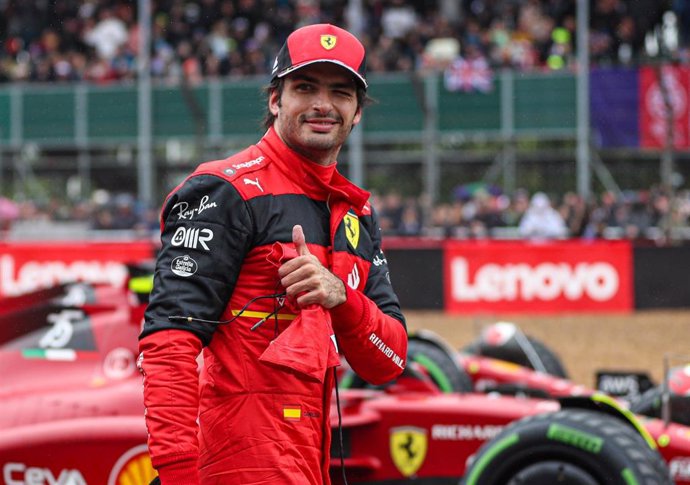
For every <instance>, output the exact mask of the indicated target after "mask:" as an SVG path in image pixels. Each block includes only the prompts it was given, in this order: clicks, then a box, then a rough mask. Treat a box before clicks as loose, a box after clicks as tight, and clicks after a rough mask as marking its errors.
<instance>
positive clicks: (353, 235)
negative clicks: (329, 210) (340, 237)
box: [343, 212, 359, 249]
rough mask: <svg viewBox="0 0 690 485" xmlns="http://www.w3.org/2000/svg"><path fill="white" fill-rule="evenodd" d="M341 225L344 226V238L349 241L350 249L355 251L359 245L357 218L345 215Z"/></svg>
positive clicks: (352, 215) (349, 214)
mask: <svg viewBox="0 0 690 485" xmlns="http://www.w3.org/2000/svg"><path fill="white" fill-rule="evenodd" d="M343 223H344V224H345V237H347V240H348V241H350V245H351V246H352V249H357V245H358V244H359V218H358V217H357V216H356V215H354V214H351V213H350V212H348V213H347V214H345V218H344V219H343Z"/></svg>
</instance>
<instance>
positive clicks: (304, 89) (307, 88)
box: [295, 82, 314, 93]
mask: <svg viewBox="0 0 690 485" xmlns="http://www.w3.org/2000/svg"><path fill="white" fill-rule="evenodd" d="M295 90H297V91H299V92H301V93H308V92H311V91H313V90H314V86H313V85H311V84H310V83H305V82H302V83H298V84H297V85H296V86H295Z"/></svg>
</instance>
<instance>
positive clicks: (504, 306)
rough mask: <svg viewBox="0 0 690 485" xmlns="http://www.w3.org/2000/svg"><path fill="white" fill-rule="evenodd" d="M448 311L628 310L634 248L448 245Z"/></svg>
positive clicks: (582, 244)
mask: <svg viewBox="0 0 690 485" xmlns="http://www.w3.org/2000/svg"><path fill="white" fill-rule="evenodd" d="M444 276H445V282H444V286H445V301H446V311H448V312H451V313H525V312H530V313H556V312H558V313H562V312H599V311H601V312H629V311H632V309H633V304H634V302H633V286H632V247H631V246H630V244H629V243H628V242H625V241H615V242H607V241H597V242H581V241H562V242H561V241H558V242H548V243H530V242H523V241H511V242H504V241H486V242H461V241H448V242H447V243H446V246H445V249H444Z"/></svg>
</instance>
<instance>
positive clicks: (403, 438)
mask: <svg viewBox="0 0 690 485" xmlns="http://www.w3.org/2000/svg"><path fill="white" fill-rule="evenodd" d="M390 431H391V434H390V452H391V459H392V460H393V464H394V465H395V467H396V468H397V469H398V471H399V472H400V473H401V474H402V475H403V476H404V477H409V476H412V475H414V474H415V473H416V472H417V470H419V468H420V467H421V466H422V464H423V463H424V459H425V458H426V452H427V449H428V445H429V441H428V439H427V432H426V430H425V429H423V428H417V427H414V426H401V427H399V428H391V430H390Z"/></svg>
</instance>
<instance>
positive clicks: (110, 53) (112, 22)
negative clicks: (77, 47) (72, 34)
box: [84, 8, 129, 60]
mask: <svg viewBox="0 0 690 485" xmlns="http://www.w3.org/2000/svg"><path fill="white" fill-rule="evenodd" d="M90 22H93V21H90ZM128 39H129V33H128V32H127V26H126V25H125V23H124V22H123V21H122V20H121V19H120V18H118V17H116V16H115V14H114V13H113V11H112V10H111V9H110V8H104V9H103V10H102V11H101V14H100V15H99V21H98V23H96V24H91V25H90V26H89V27H87V28H86V30H85V31H84V42H85V43H86V44H87V45H90V46H92V47H93V48H95V49H96V53H97V54H98V56H99V57H100V58H101V59H104V60H110V59H112V58H113V57H115V55H116V54H117V52H118V49H119V48H120V46H122V45H124V44H126V43H127V40H128Z"/></svg>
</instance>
